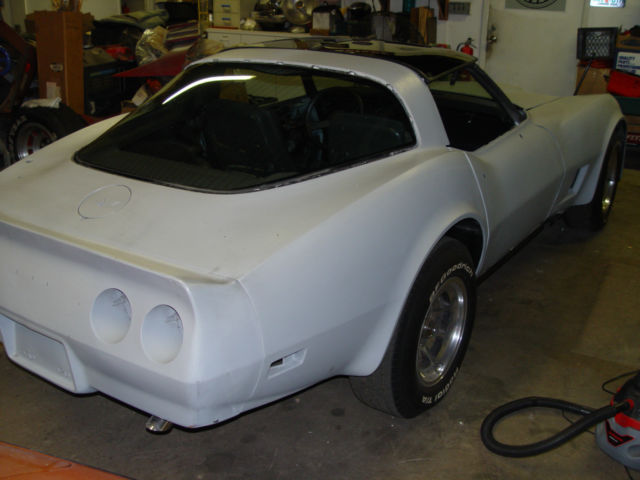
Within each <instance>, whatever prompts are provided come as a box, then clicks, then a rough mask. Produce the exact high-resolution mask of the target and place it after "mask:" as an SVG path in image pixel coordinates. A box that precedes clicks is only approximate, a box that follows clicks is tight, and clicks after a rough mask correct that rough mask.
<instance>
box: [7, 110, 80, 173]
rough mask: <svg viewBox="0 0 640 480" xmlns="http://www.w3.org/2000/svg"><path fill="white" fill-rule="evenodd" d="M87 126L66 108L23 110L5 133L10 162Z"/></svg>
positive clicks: (78, 116)
mask: <svg viewBox="0 0 640 480" xmlns="http://www.w3.org/2000/svg"><path fill="white" fill-rule="evenodd" d="M85 125H86V123H85V121H84V119H83V118H82V117H81V116H80V115H78V114H77V113H75V112H74V111H73V110H72V109H71V108H69V107H68V106H67V105H65V104H63V103H61V104H60V105H59V106H58V107H57V108H49V107H34V108H22V109H20V110H19V111H18V116H17V117H16V119H15V121H14V122H13V124H12V125H11V128H10V129H9V134H8V145H7V146H8V150H9V153H10V154H11V156H12V163H13V162H17V161H18V160H22V159H23V158H24V157H26V156H27V155H31V154H32V153H35V152H37V151H38V150H40V149H41V148H44V147H46V146H47V145H49V144H50V143H52V142H55V141H56V140H58V139H59V138H62V137H64V136H65V135H68V134H70V133H72V132H75V131H76V130H79V129H81V128H82V127H84V126H85Z"/></svg>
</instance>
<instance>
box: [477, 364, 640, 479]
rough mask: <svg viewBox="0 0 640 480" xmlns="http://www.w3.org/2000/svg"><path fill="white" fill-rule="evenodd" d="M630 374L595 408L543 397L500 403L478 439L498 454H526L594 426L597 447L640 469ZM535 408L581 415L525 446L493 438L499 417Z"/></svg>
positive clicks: (638, 398)
mask: <svg viewBox="0 0 640 480" xmlns="http://www.w3.org/2000/svg"><path fill="white" fill-rule="evenodd" d="M634 373H635V375H634V376H633V377H632V378H631V379H629V380H628V381H627V382H626V383H625V384H624V385H623V386H622V387H621V388H620V389H619V390H618V391H617V392H616V393H615V394H614V395H613V398H612V399H611V402H610V404H609V405H606V406H604V407H601V408H598V409H592V408H590V407H585V406H582V405H578V404H575V403H571V402H567V401H564V400H558V399H554V398H546V397H527V398H523V399H520V400H514V401H513V402H509V403H507V404H505V405H502V406H500V407H498V408H496V409H495V410H493V411H492V412H491V413H490V414H489V415H488V416H487V417H486V418H485V420H484V422H482V427H481V429H480V435H481V438H482V442H483V443H484V445H485V446H486V447H487V448H488V449H489V450H491V451H492V452H493V453H496V454H498V455H502V456H505V457H530V456H533V455H538V454H541V453H544V452H548V451H549V450H553V449H554V448H557V447H559V446H560V445H562V444H564V443H565V442H567V441H569V440H570V439H572V438H574V437H575V436H576V435H579V434H580V433H582V432H584V431H586V430H588V429H589V428H591V427H593V426H596V434H595V436H596V443H597V444H598V446H599V447H600V448H601V449H602V450H603V451H604V452H605V453H607V454H608V455H609V456H611V457H612V458H613V459H615V460H617V461H618V462H620V463H622V464H623V465H625V466H626V467H628V468H631V469H633V470H640V372H634ZM537 407H543V408H552V409H559V410H562V411H564V412H569V413H575V414H579V415H582V418H580V419H579V420H578V421H576V422H575V423H572V424H571V425H570V426H568V427H567V428H565V429H564V430H562V431H560V432H558V433H556V434H555V435H553V436H551V437H549V438H547V439H545V440H541V441H539V442H535V443H530V444H527V445H508V444H505V443H502V442H499V441H498V440H496V439H495V437H494V435H493V429H494V427H495V425H496V424H497V423H498V422H499V421H500V420H501V419H502V418H504V417H506V416H507V415H511V414H513V413H516V412H518V411H521V410H524V409H527V408H537Z"/></svg>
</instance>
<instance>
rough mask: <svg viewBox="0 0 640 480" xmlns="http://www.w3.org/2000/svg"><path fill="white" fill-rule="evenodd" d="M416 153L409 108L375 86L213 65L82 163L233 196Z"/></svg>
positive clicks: (155, 102)
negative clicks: (407, 150)
mask: <svg viewBox="0 0 640 480" xmlns="http://www.w3.org/2000/svg"><path fill="white" fill-rule="evenodd" d="M414 144H415V136H414V133H413V130H412V128H411V123H410V121H409V119H408V118H407V115H406V112H405V111H404V108H403V107H402V105H401V104H400V102H399V101H398V99H397V98H396V97H395V95H394V94H393V93H391V91H390V90H389V89H387V88H386V87H384V86H382V85H379V84H377V83H375V82H372V81H369V80H365V79H360V78H358V77H355V76H353V75H335V74H330V73H326V72H325V73H323V72H322V71H319V70H317V69H306V68H297V67H284V66H277V65H261V64H248V63H242V64H238V63H208V64H201V65H197V66H194V67H191V68H189V69H187V70H186V71H185V72H183V73H182V74H181V75H179V76H178V77H176V78H175V79H174V80H172V81H171V82H170V83H169V84H168V85H167V86H166V87H165V88H164V89H163V90H161V91H160V92H159V93H158V94H157V95H155V96H154V97H153V98H151V99H150V100H149V101H147V102H146V103H145V104H143V105H142V106H141V107H139V108H138V109H137V110H136V111H135V112H133V113H132V114H130V115H129V116H127V117H125V118H124V119H123V120H122V121H120V122H119V123H118V124H116V125H115V126H114V127H112V128H111V129H110V130H108V131H107V132H105V133H104V134H103V135H102V136H100V137H99V138H97V139H96V140H94V141H93V142H92V143H90V144H89V145H87V146H85V147H84V148H82V149H81V150H80V151H78V152H77V153H76V157H75V158H76V161H77V162H79V163H81V164H84V165H87V166H90V167H94V168H99V169H102V170H106V171H109V172H113V173H116V174H119V175H124V176H129V177H134V178H138V179H141V180H146V181H151V182H156V183H161V184H165V185H171V186H175V187H181V188H187V189H195V190H202V191H212V192H216V191H219V192H224V191H227V192H228V191H238V190H247V189H258V188H267V187H271V186H274V185H280V184H282V183H287V182H290V181H296V180H301V179H304V178H307V177H310V176H315V175H318V174H320V173H322V172H328V171H332V170H333V169H336V168H345V167H348V166H351V165H355V164H358V163H361V162H364V161H368V160H371V159H374V158H379V157H381V156H385V155H388V154H389V153H391V152H394V151H398V150H401V149H405V148H407V147H409V146H411V145H414Z"/></svg>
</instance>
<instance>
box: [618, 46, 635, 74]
mask: <svg viewBox="0 0 640 480" xmlns="http://www.w3.org/2000/svg"><path fill="white" fill-rule="evenodd" d="M616 68H617V69H618V70H622V71H623V72H629V73H633V74H634V75H640V50H638V51H631V50H618V53H617V54H616Z"/></svg>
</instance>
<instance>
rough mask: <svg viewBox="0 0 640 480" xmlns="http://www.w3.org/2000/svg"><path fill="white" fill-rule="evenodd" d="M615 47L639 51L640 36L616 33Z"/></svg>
mask: <svg viewBox="0 0 640 480" xmlns="http://www.w3.org/2000/svg"><path fill="white" fill-rule="evenodd" d="M616 48H617V49H618V50H628V51H631V52H640V37H634V36H632V35H618V38H617V41H616Z"/></svg>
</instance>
